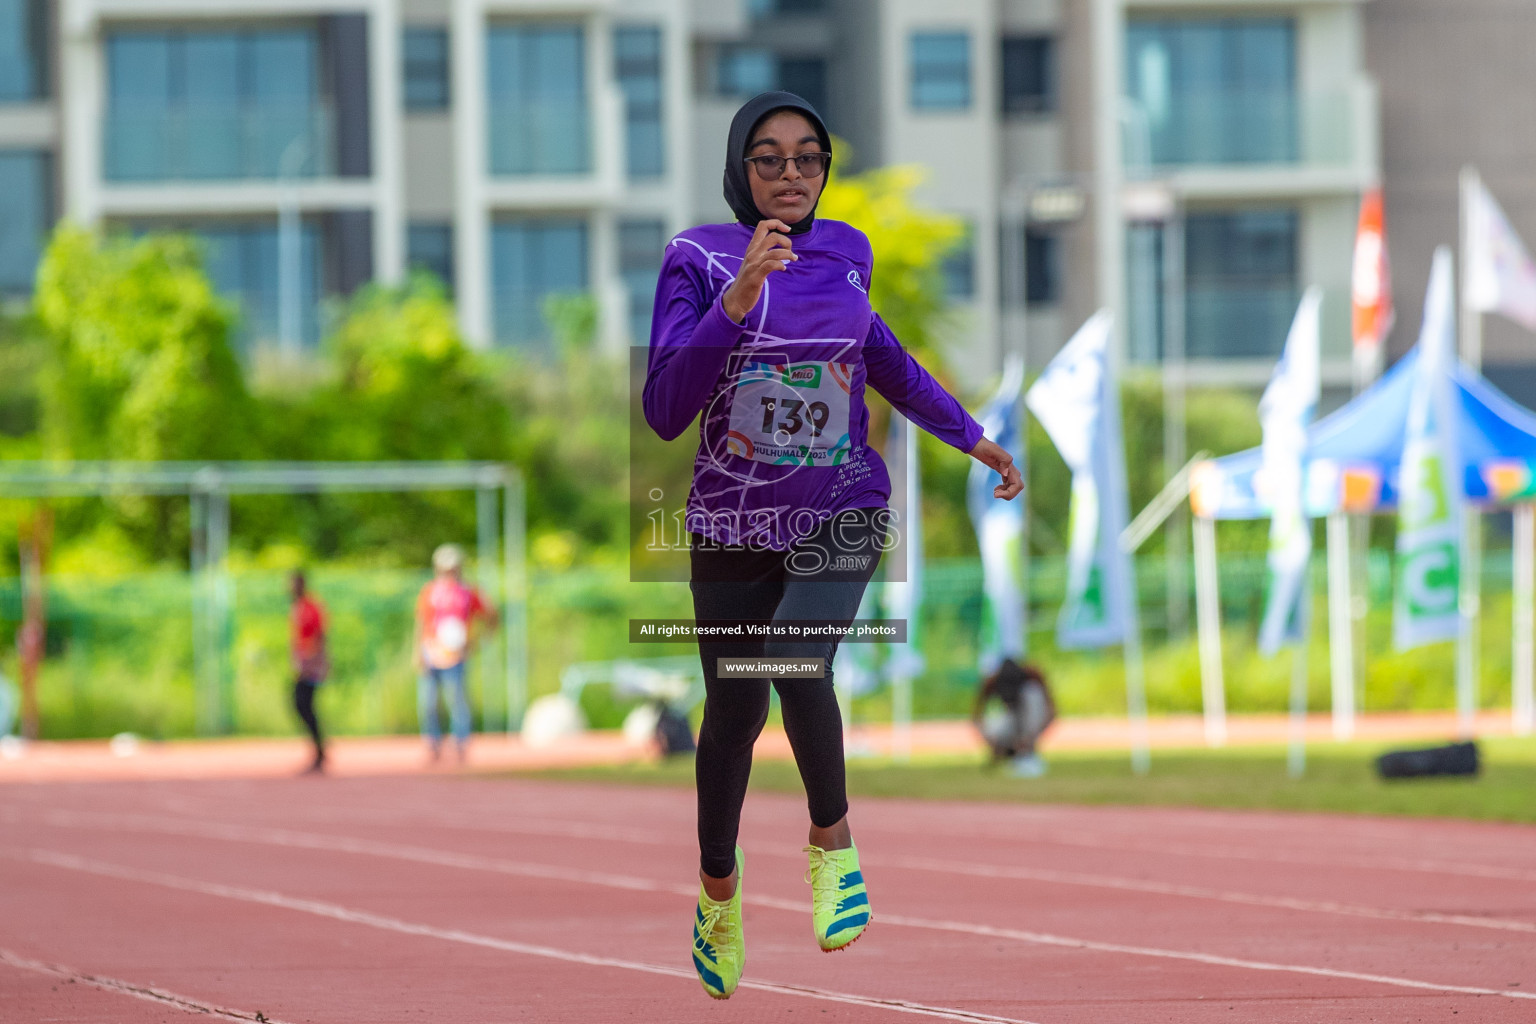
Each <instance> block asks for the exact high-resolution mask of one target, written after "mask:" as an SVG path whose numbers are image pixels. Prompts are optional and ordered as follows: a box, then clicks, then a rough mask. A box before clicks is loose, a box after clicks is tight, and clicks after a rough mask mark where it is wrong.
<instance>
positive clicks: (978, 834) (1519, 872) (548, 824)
mask: <svg viewBox="0 0 1536 1024" xmlns="http://www.w3.org/2000/svg"><path fill="white" fill-rule="evenodd" d="M223 806H224V805H223V804H222V803H219V802H216V801H208V802H206V803H205V809H206V810H207V811H210V812H211V811H215V810H218V809H222V807H223ZM188 810H189V812H190V810H191V808H188ZM296 813H302V812H296ZM304 816H305V817H308V818H311V819H313V820H315V821H322V822H332V821H336V820H339V819H347V820H353V821H359V822H364V823H367V824H374V825H379V824H406V825H411V826H413V827H415V826H421V825H437V826H441V827H446V828H458V829H464V830H465V831H472V832H492V833H502V834H508V835H530V836H566V837H569V838H572V839H597V840H602V841H605V842H621V843H636V844H640V845H648V846H669V845H672V844H673V843H675V842H676V837H675V836H674V835H672V834H671V833H668V832H663V831H659V830H653V829H641V828H630V827H620V826H612V825H593V824H590V823H587V822H578V821H561V820H558V819H532V818H525V819H522V820H521V821H519V822H517V823H512V822H487V821H484V820H482V819H477V818H473V817H469V816H464V815H442V814H433V813H431V812H425V813H423V814H407V815H389V816H385V815H381V814H378V813H377V812H373V811H367V812H359V811H355V810H352V809H349V808H327V809H326V810H324V811H322V812H317V813H306V814H304ZM1020 825H1021V828H1023V829H1038V827H1039V826H1038V823H1034V822H1021V823H1020ZM860 829H861V830H863V831H866V832H883V833H887V834H890V835H901V836H906V835H908V834H909V833H910V830H903V829H899V828H894V827H889V826H884V825H881V824H879V823H878V822H865V823H864V824H862V825H860ZM947 834H949V835H952V836H959V837H966V838H977V839H992V840H999V841H1004V842H1015V843H1020V844H1029V845H1038V846H1065V847H1068V848H1073V849H1089V850H1104V851H1106V852H1109V853H1133V854H1136V855H1138V856H1145V855H1146V854H1147V853H1148V852H1149V851H1148V850H1147V848H1146V847H1144V846H1135V845H1130V844H1128V843H1125V842H1114V841H1110V840H1106V839H1105V838H1103V837H1102V836H1100V835H1096V834H1093V833H1084V832H1064V831H1062V832H1054V833H1050V832H1044V831H1038V830H1037V831H1030V832H1005V831H999V830H997V829H995V828H982V829H965V828H961V829H959V830H955V829H952V828H951V829H949V830H947ZM1154 852H1156V853H1158V854H1174V855H1179V856H1185V857H1202V858H1206V859H1215V860H1238V861H1257V862H1260V863H1273V864H1294V865H1299V866H1306V867H1326V868H1330V869H1337V868H1340V867H1349V868H1360V869H1362V870H1366V871H1381V870H1388V871H1402V872H1409V873H1416V874H1431V875H1451V876H1455V877H1460V878H1476V879H1480V880H1495V881H1505V882H1536V870H1525V869H1521V868H1509V867H1499V866H1496V865H1480V864H1465V863H1461V862H1455V861H1441V860H1434V859H1432V858H1411V857H1362V856H1358V855H1354V854H1344V853H1340V854H1337V855H1333V854H1330V855H1326V856H1324V855H1313V854H1305V853H1285V852H1279V851H1274V850H1255V849H1251V848H1248V847H1241V846H1215V845H1205V846H1201V845H1196V844H1189V843H1161V842H1160V843H1159V844H1158V846H1157V848H1156V850H1155V851H1154Z"/></svg>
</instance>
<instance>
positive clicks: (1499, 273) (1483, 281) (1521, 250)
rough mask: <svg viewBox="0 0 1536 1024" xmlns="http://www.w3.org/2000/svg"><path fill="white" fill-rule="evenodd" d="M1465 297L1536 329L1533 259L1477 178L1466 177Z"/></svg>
mask: <svg viewBox="0 0 1536 1024" xmlns="http://www.w3.org/2000/svg"><path fill="white" fill-rule="evenodd" d="M1465 201H1466V206H1467V211H1466V213H1467V251H1466V252H1465V253H1464V254H1463V256H1462V258H1463V259H1465V260H1466V261H1467V266H1466V289H1467V294H1466V301H1467V306H1468V307H1469V308H1471V309H1475V310H1478V311H1479V312H1484V313H1502V314H1504V315H1505V316H1507V317H1509V318H1510V319H1511V320H1513V321H1515V322H1516V323H1518V324H1520V325H1521V326H1523V327H1525V328H1526V329H1527V330H1531V331H1536V261H1532V259H1531V254H1530V253H1529V252H1527V251H1526V249H1525V243H1523V242H1521V241H1520V236H1519V235H1518V234H1516V233H1515V229H1514V228H1513V227H1511V226H1510V223H1509V220H1508V218H1506V217H1505V216H1504V211H1503V210H1501V209H1500V208H1499V204H1498V203H1497V202H1495V201H1494V198H1493V194H1492V193H1490V192H1489V191H1488V190H1487V189H1486V188H1484V187H1483V183H1482V181H1481V180H1480V179H1476V178H1474V180H1472V181H1471V182H1469V183H1468V187H1467V195H1466V198H1465Z"/></svg>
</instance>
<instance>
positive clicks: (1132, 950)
mask: <svg viewBox="0 0 1536 1024" xmlns="http://www.w3.org/2000/svg"><path fill="white" fill-rule="evenodd" d="M880 923H881V924H894V925H903V924H906V925H911V926H914V927H921V928H932V929H937V930H940V931H949V932H958V933H960V934H962V935H985V936H989V937H992V938H998V939H1015V940H1017V941H1019V942H1032V943H1035V944H1036V945H1041V946H1060V947H1063V948H1066V949H1088V950H1093V951H1095V952H1099V953H1125V954H1130V955H1132V956H1156V957H1166V958H1168V959H1173V960H1190V961H1193V962H1195V963H1201V964H1211V965H1212V966H1216V967H1240V968H1243V969H1245V970H1250V971H1279V972H1284V973H1291V974H1310V975H1314V976H1316V977H1319V978H1339V979H1345V980H1349V981H1368V982H1373V983H1375V984H1378V985H1393V986H1396V987H1398V988H1414V989H1424V990H1426V991H1430V992H1459V993H1464V994H1466V995H1474V996H1506V997H1508V998H1510V999H1536V992H1515V991H1511V990H1509V989H1502V988H1483V987H1481V986H1478V985H1445V984H1441V983H1439V982H1434V981H1420V980H1418V979H1416V978H1402V977H1397V976H1395V975H1390V974H1368V973H1365V972H1363V971H1341V970H1335V969H1334V968H1332V967H1311V966H1307V965H1305V964H1280V963H1270V962H1268V961H1264V960H1248V959H1244V958H1241V957H1231V956H1218V955H1216V954H1214V953H1197V952H1190V951H1184V950H1173V949H1158V948H1156V947H1153V946H1127V945H1123V944H1121V943H1118V942H1095V941H1092V940H1089V939H1074V938H1068V937H1065V936H1061V935H1049V934H1046V933H1044V932H1028V931H1021V930H1019V929H1016V928H991V927H988V926H986V925H974V924H969V923H967V922H964V921H934V920H931V919H927V918H921V919H920V918H905V917H901V916H892V915H890V914H881V915H880Z"/></svg>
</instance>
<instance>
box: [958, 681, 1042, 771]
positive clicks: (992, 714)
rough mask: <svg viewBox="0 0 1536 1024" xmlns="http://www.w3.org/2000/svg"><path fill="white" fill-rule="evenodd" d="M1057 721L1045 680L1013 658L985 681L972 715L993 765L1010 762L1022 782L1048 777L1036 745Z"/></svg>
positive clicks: (978, 693)
mask: <svg viewBox="0 0 1536 1024" xmlns="http://www.w3.org/2000/svg"><path fill="white" fill-rule="evenodd" d="M1055 720H1056V702H1055V701H1054V700H1052V699H1051V690H1050V687H1049V686H1047V685H1046V682H1045V676H1044V675H1042V674H1041V672H1040V670H1039V669H1038V668H1036V667H1035V666H1033V665H1020V664H1019V663H1018V662H1016V661H1014V660H1013V659H1012V658H1005V659H1003V662H1002V664H1001V665H999V666H998V667H997V671H995V672H993V673H992V674H991V675H990V676H987V677H986V678H985V679H983V680H982V682H981V689H980V690H978V691H977V693H976V706H975V708H974V709H973V710H972V712H971V721H973V722H974V723H975V725H976V731H977V732H979V733H980V734H981V737H982V739H984V740H985V741H986V743H987V746H988V747H989V748H990V749H991V752H992V763H993V764H994V765H995V764H999V763H1001V762H1003V761H1007V762H1008V770H1009V772H1010V773H1011V774H1013V775H1017V776H1020V777H1021V778H1038V777H1039V776H1041V775H1044V774H1045V762H1044V761H1042V760H1041V759H1040V755H1039V753H1038V752H1037V751H1036V745H1037V744H1038V743H1039V742H1040V737H1041V736H1042V735H1043V734H1044V733H1045V730H1046V729H1048V728H1050V725H1051V723H1052V722H1054V721H1055Z"/></svg>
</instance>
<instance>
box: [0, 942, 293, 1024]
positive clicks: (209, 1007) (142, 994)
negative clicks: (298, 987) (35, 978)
mask: <svg viewBox="0 0 1536 1024" xmlns="http://www.w3.org/2000/svg"><path fill="white" fill-rule="evenodd" d="M0 963H3V964H7V965H9V966H11V967H15V968H18V969H20V970H23V971H35V972H37V973H38V974H48V975H51V976H53V977H55V978H64V979H66V980H67V981H74V982H81V983H84V984H86V985H89V986H91V987H92V988H99V989H101V990H103V991H105V992H116V993H117V994H119V995H124V996H132V997H133V998H135V999H143V1000H145V1001H147V1002H151V1003H157V1004H159V1005H161V1006H171V1007H175V1008H176V1009H178V1010H182V1011H185V1012H186V1013H199V1014H203V1015H204V1016H208V1017H218V1018H219V1019H221V1020H233V1021H242V1022H244V1024H250V1022H251V1021H266V1022H267V1024H286V1022H285V1021H280V1020H278V1019H277V1018H276V1017H268V1016H267V1015H266V1014H264V1013H255V1012H252V1013H246V1012H245V1011H243V1010H231V1009H229V1008H228V1007H226V1006H216V1005H214V1004H213V1003H208V1002H204V1001H202V1000H201V999H193V998H192V997H191V996H182V995H177V994H176V993H175V992H167V991H166V990H165V989H163V988H153V987H151V986H149V985H135V984H133V983H132V982H130V981H122V980H120V979H118V978H108V977H106V976H105V975H101V974H86V973H85V972H84V971H77V970H75V969H74V968H73V967H65V966H63V965H62V964H50V963H44V962H43V961H41V960H32V959H29V958H27V957H24V956H18V955H17V954H15V953H12V952H11V951H10V950H8V949H0Z"/></svg>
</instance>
